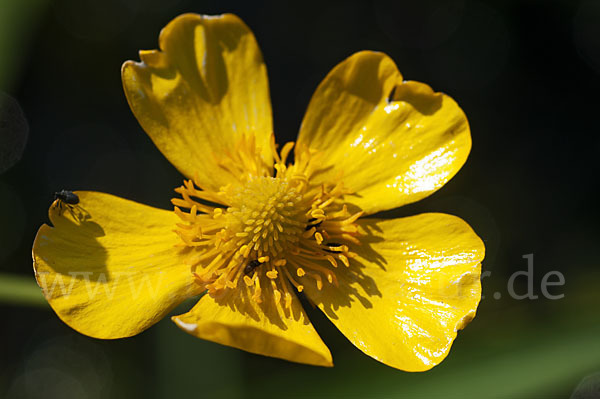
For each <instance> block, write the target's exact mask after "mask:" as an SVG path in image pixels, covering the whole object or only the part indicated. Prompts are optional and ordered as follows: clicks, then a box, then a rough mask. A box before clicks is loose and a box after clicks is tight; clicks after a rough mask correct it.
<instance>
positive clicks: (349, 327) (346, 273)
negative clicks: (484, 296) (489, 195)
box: [305, 213, 485, 371]
mask: <svg viewBox="0 0 600 399" xmlns="http://www.w3.org/2000/svg"><path fill="white" fill-rule="evenodd" d="M359 224H360V226H361V230H362V231H363V232H365V233H367V235H366V236H364V237H362V239H361V242H362V245H361V246H360V247H356V248H353V250H354V251H356V252H357V253H358V257H356V258H355V259H353V260H352V261H351V266H350V268H349V269H341V270H340V269H338V270H337V272H338V273H337V274H338V281H339V288H336V287H335V286H333V285H325V286H324V287H323V289H322V290H321V291H319V290H318V289H316V288H315V287H314V285H311V284H306V285H305V292H306V295H307V296H308V298H309V299H310V300H311V301H313V302H314V303H315V304H317V305H318V306H319V308H321V310H323V312H324V313H325V314H326V315H327V316H328V317H329V319H330V320H331V321H332V322H333V323H334V324H335V325H336V326H337V327H338V328H339V329H340V331H341V332H342V333H343V334H344V335H345V336H346V337H347V338H348V339H349V340H350V341H351V342H352V343H353V344H354V345H356V346H357V347H358V348H359V349H360V350H362V351H363V352H365V353H366V354H368V355H369V356H371V357H373V358H374V359H377V360H379V361H380V362H382V363H385V364H387V365H389V366H392V367H396V368H398V369H401V370H406V371H424V370H428V369H430V368H432V367H433V366H435V365H437V364H438V363H440V362H441V361H442V360H443V359H444V358H445V357H446V355H447V354H448V351H449V350H450V346H451V345H452V341H453V340H454V338H456V332H457V330H459V329H462V328H463V327H464V326H466V324H467V323H468V322H469V321H470V320H471V319H472V318H473V317H474V316H475V311H476V309H477V305H478V303H479V300H480V297H481V284H480V273H481V264H480V262H481V260H482V259H483V256H484V251H485V248H484V246H483V243H482V242H481V240H480V239H479V237H477V235H476V234H475V233H474V232H473V230H471V228H470V227H469V226H468V225H467V223H465V222H464V221H463V220H461V219H460V218H457V217H455V216H450V215H445V214H435V213H429V214H422V215H417V216H412V217H407V218H402V219H392V220H381V219H362V220H359Z"/></svg>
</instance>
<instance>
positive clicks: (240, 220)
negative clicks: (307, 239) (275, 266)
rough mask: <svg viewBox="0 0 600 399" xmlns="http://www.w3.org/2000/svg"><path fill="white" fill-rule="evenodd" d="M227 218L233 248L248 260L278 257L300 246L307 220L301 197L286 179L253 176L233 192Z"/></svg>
mask: <svg viewBox="0 0 600 399" xmlns="http://www.w3.org/2000/svg"><path fill="white" fill-rule="evenodd" d="M232 191H233V192H232V194H231V196H230V198H229V201H228V202H229V203H230V204H231V206H230V207H229V208H227V213H226V214H225V218H226V220H227V230H228V231H230V232H231V234H232V235H234V236H235V238H234V239H232V244H233V247H237V248H240V250H241V251H242V254H243V256H244V257H246V258H251V259H258V258H261V257H263V256H269V257H270V258H273V259H274V258H276V257H277V256H279V255H281V254H282V253H283V252H284V251H289V250H290V249H291V247H292V246H293V245H295V244H297V243H298V241H299V239H300V237H301V236H302V233H303V232H304V227H305V226H306V218H305V216H304V212H303V209H302V207H301V203H302V194H301V193H300V192H298V190H297V188H296V187H293V186H292V184H290V182H288V181H287V180H286V179H281V178H278V177H269V176H267V177H265V176H260V177H252V178H250V179H249V180H248V182H246V184H245V185H244V186H241V187H238V188H235V189H233V190H232Z"/></svg>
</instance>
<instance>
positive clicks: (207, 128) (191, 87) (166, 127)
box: [122, 14, 273, 190]
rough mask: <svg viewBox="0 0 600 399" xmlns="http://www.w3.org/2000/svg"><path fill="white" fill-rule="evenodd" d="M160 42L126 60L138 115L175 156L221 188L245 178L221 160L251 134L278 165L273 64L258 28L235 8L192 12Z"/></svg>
mask: <svg viewBox="0 0 600 399" xmlns="http://www.w3.org/2000/svg"><path fill="white" fill-rule="evenodd" d="M159 47H160V50H149V51H140V58H141V60H142V62H133V61H127V62H126V63H125V64H123V69H122V79H123V87H124V89H125V94H126V96H127V100H128V101H129V105H130V106H131V109H132V111H133V113H134V114H135V116H136V118H137V119H138V121H139V122H140V124H141V125H142V127H143V128H144V130H145V131H146V133H148V135H149V136H150V138H151V139H152V141H154V144H156V146H157V147H158V149H159V150H160V151H161V152H162V153H163V154H164V155H165V156H166V157H167V159H169V161H170V162H171V163H172V164H173V165H175V166H176V167H177V169H179V171H181V173H183V174H184V175H186V176H187V177H188V178H195V177H197V183H198V184H200V185H201V186H202V187H203V188H206V189H212V190H218V188H219V187H221V186H223V185H225V184H226V183H228V182H230V181H232V179H234V178H235V177H237V176H232V175H231V174H230V173H227V172H226V171H225V169H223V168H221V167H219V166H218V161H219V160H220V158H222V156H223V155H224V154H225V152H227V151H228V150H232V149H233V148H234V147H235V146H236V145H237V144H238V142H239V140H240V139H241V138H242V137H243V136H244V135H247V136H248V137H250V136H255V139H256V144H257V145H258V146H259V147H260V148H261V151H262V157H263V160H264V161H265V162H267V163H268V164H269V166H270V165H271V164H272V155H271V147H270V140H271V135H272V132H273V127H272V118H271V102H270V99H269V86H268V81H267V70H266V67H265V64H264V62H263V58H262V54H261V52H260V49H259V48H258V45H257V43H256V39H255V38H254V35H253V34H252V32H251V31H250V29H249V28H248V27H247V26H246V25H245V24H244V23H243V22H242V21H241V20H240V19H239V18H238V17H236V16H235V15H232V14H224V15H220V16H216V17H210V16H201V15H196V14H184V15H181V16H179V17H177V18H175V19H174V20H173V21H171V22H170V23H169V24H168V25H167V26H166V27H165V28H164V29H163V30H162V31H161V33H160V38H159Z"/></svg>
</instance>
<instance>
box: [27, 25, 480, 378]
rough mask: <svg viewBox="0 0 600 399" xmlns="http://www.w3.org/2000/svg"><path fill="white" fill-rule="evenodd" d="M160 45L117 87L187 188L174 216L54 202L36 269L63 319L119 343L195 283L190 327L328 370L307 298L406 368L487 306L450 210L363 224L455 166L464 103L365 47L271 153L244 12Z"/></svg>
mask: <svg viewBox="0 0 600 399" xmlns="http://www.w3.org/2000/svg"><path fill="white" fill-rule="evenodd" d="M159 44H160V50H152V51H141V52H140V58H141V62H131V61H128V62H126V63H125V64H124V65H123V69H122V78H123V86H124V88H125V93H126V96H127V99H128V101H129V104H130V106H131V109H132V110H133V113H134V114H135V116H136V118H137V119H138V121H139V122H140V124H141V125H142V127H143V128H144V130H145V131H146V132H147V133H148V135H149V136H150V138H151V139H152V140H153V141H154V143H155V144H156V146H157V147H158V148H159V149H160V151H162V153H163V154H164V155H165V156H166V157H167V158H168V159H169V161H171V163H173V165H175V166H176V167H177V169H179V171H181V173H182V174H183V175H185V176H186V178H187V180H185V181H184V184H183V185H182V186H181V187H179V188H177V189H176V190H175V191H176V192H177V196H176V198H174V199H173V200H172V202H173V205H174V206H175V207H174V211H166V210H162V209H156V208H152V207H148V206H145V205H141V204H138V203H135V202H132V201H128V200H125V199H121V198H117V197H114V196H111V195H108V194H101V193H97V192H77V193H76V194H77V195H78V196H79V200H80V201H79V204H76V205H73V206H68V207H64V206H59V204H58V203H54V204H53V205H52V206H51V208H50V211H49V216H50V220H51V222H52V224H53V226H54V227H50V226H48V225H43V226H42V227H41V228H40V230H39V232H38V234H37V237H36V239H35V242H34V246H33V259H34V268H35V275H36V278H37V281H38V284H39V285H40V286H41V287H42V289H43V291H44V294H45V296H46V298H47V299H48V301H49V303H50V305H51V306H52V308H53V309H54V310H55V312H56V313H57V314H58V316H59V317H60V318H61V319H62V320H63V321H64V322H65V323H67V324H68V325H69V326H71V327H73V328H74V329H76V330H77V331H79V332H81V333H83V334H86V335H89V336H92V337H97V338H120V337H128V336H132V335H135V334H138V333H140V332H141V331H143V330H145V329H146V328H148V327H150V326H151V325H152V324H154V323H156V322H157V321H158V320H160V319H161V318H162V317H164V316H165V315H166V314H168V313H169V312H170V311H171V310H172V309H173V308H174V307H175V306H176V305H177V304H179V303H181V302H182V301H183V300H184V299H186V298H190V297H192V296H196V295H199V294H201V293H203V292H206V294H205V295H204V296H202V297H201V299H200V300H199V301H198V303H197V304H196V305H195V306H194V307H193V308H192V309H191V310H190V311H189V312H187V313H185V314H182V315H179V316H175V317H173V321H174V322H175V323H176V324H177V325H178V326H179V327H180V328H182V329H183V330H185V331H186V332H188V333H190V334H192V335H194V336H197V337H199V338H202V339H206V340H210V341H214V342H218V343H221V344H224V345H229V346H233V347H236V348H240V349H243V350H246V351H249V352H253V353H258V354H263V355H267V356H274V357H278V358H282V359H287V360H290V361H295V362H301V363H307V364H313V365H322V366H331V365H332V359H331V354H330V352H329V350H328V349H327V347H326V346H325V344H324V343H323V342H322V341H321V339H320V337H319V336H318V334H317V333H316V331H315V330H314V328H313V326H312V324H311V323H310V321H309V320H308V318H307V316H306V313H305V311H304V310H303V308H302V306H301V303H300V301H299V298H298V294H297V293H298V292H301V293H302V294H301V295H305V297H306V298H307V299H308V301H310V302H311V303H313V304H314V305H316V306H317V307H318V308H319V309H321V310H322V311H323V312H324V313H325V315H327V317H328V318H329V319H330V320H331V321H332V322H333V323H334V324H335V325H336V326H337V327H338V328H339V329H340V331H341V332H342V333H343V334H344V335H345V336H346V337H347V338H348V339H349V340H350V341H351V342H352V343H353V344H354V345H356V346H357V347H358V348H359V349H360V350H362V351H363V352H365V353H366V354H368V355H369V356H371V357H373V358H375V359H377V360H379V361H381V362H383V363H385V364H387V365H390V366H392V367H396V368H399V369H402V370H408V371H422V370H427V369H430V368H431V367H433V366H435V365H436V364H438V363H439V362H441V361H442V360H443V359H444V358H445V357H446V355H447V354H448V351H449V350H450V346H451V344H452V342H453V340H454V338H455V337H456V333H457V330H459V329H461V328H463V327H464V326H465V325H466V324H467V323H468V322H469V321H470V320H471V319H472V318H473V317H474V315H475V311H476V308H477V305H478V303H479V300H480V297H481V285H480V268H481V261H482V259H483V256H484V246H483V244H482V242H481V240H480V239H479V237H477V235H476V234H475V233H474V232H473V231H472V229H471V228H470V227H469V226H468V225H467V224H466V223H465V222H464V221H462V220H461V219H459V218H457V217H454V216H450V215H445V214H439V213H428V214H421V215H417V216H412V217H406V218H400V219H391V220H383V219H376V218H368V217H365V216H368V215H372V214H375V213H376V212H378V211H382V210H387V209H392V208H395V207H399V206H402V205H405V204H408V203H411V202H414V201H418V200H420V199H422V198H424V197H426V196H428V195H430V194H432V193H433V192H435V191H436V190H437V189H439V188H440V187H442V186H443V185H444V184H445V183H446V182H447V181H448V180H449V179H451V178H452V177H453V176H454V175H455V174H456V173H457V172H458V170H459V169H460V167H461V166H462V165H463V164H464V162H465V161H466V159H467V156H468V154H469V151H470V147H471V138H470V131H469V126H468V122H467V119H466V117H465V115H464V113H463V112H462V110H461V109H460V108H459V107H458V105H457V104H456V103H455V102H454V101H453V100H452V99H451V98H450V97H448V96H446V95H445V94H442V93H435V92H433V91H432V90H431V88H430V87H429V86H427V85H425V84H423V83H418V82H413V81H403V79H402V75H401V74H400V72H399V71H398V69H397V68H396V65H395V64H394V62H393V61H392V60H391V59H390V58H389V57H388V56H386V55H385V54H383V53H379V52H371V51H363V52H359V53H356V54H354V55H352V56H350V57H349V58H347V59H346V60H344V61H343V62H342V63H340V64H339V65H337V66H336V67H335V68H334V69H333V70H332V71H331V72H330V73H329V74H328V75H327V77H326V78H325V79H324V81H323V82H322V83H321V84H320V85H319V87H318V88H317V90H316V92H315V94H314V95H313V97H312V100H311V102H310V104H309V106H308V110H307V111H306V115H305V117H304V120H303V122H302V125H301V128H300V133H299V136H298V140H297V143H296V144H295V145H294V144H293V143H288V144H286V145H284V146H282V148H281V150H280V151H277V146H276V144H275V141H274V136H273V128H272V119H271V104H270V99H269V87H268V82H267V72H266V67H265V64H264V62H263V59H262V55H261V53H260V50H259V48H258V45H257V43H256V40H255V38H254V36H253V34H252V32H251V31H250V30H249V29H248V27H247V26H246V25H245V24H244V23H243V22H242V21H241V20H240V19H239V18H238V17H236V16H234V15H231V14H226V15H222V16H218V17H207V16H199V15H194V14H186V15H182V16H179V17H177V18H176V19H175V20H173V21H172V22H170V23H169V24H168V25H167V26H166V27H165V28H164V29H163V31H162V32H161V34H160V39H159ZM292 151H293V162H288V158H290V157H291V156H292Z"/></svg>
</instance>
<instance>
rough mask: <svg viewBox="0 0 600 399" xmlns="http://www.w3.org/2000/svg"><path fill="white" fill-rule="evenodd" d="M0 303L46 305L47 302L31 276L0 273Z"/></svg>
mask: <svg viewBox="0 0 600 399" xmlns="http://www.w3.org/2000/svg"><path fill="white" fill-rule="evenodd" d="M0 304H11V305H21V306H38V307H47V306H48V302H46V299H45V298H44V295H43V294H42V290H41V289H40V287H38V285H37V284H36V282H35V279H34V278H33V276H31V277H24V276H17V275H14V274H0Z"/></svg>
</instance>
